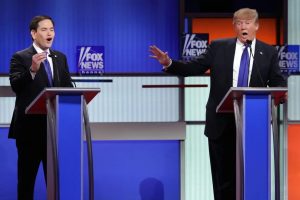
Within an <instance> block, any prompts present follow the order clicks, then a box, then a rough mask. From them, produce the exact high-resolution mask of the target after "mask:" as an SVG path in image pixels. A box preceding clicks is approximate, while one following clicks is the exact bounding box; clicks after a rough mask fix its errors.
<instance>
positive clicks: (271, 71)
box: [166, 38, 286, 139]
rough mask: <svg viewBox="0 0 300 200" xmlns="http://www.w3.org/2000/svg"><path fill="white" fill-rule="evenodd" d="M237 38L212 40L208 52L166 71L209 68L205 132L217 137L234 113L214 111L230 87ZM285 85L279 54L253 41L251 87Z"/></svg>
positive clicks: (196, 71) (188, 73) (192, 71)
mask: <svg viewBox="0 0 300 200" xmlns="http://www.w3.org/2000/svg"><path fill="white" fill-rule="evenodd" d="M235 46H236V38H230V39H222V40H216V41H213V42H212V43H211V44H210V45H209V47H208V48H207V51H206V52H205V53H204V54H202V55H201V56H200V57H198V58H197V59H195V60H193V61H191V62H181V61H173V62H172V65H171V66H170V67H169V68H167V70H166V72H168V73H171V74H176V75H181V76H196V75H201V74H203V73H205V72H206V71H207V70H208V69H210V79H211V86H210V93H209V98H208V102H207V105H206V126H205V135H206V136H208V137H209V138H211V139H216V138H218V137H219V136H220V135H221V134H222V132H223V130H224V128H226V125H227V123H229V122H232V121H233V114H217V113H216V107H217V106H218V104H219V103H220V101H221V100H222V99H223V97H224V96H225V94H226V93H227V91H228V90H229V89H230V87H232V80H233V60H234V53H235ZM266 86H270V87H278V86H282V87H285V86H286V80H285V78H284V77H283V76H282V74H281V72H280V69H279V64H278V54H277V51H276V49H275V48H274V47H272V46H270V45H268V44H266V43H263V42H261V41H259V40H256V46H255V53H254V62H253V68H252V74H251V78H250V87H266Z"/></svg>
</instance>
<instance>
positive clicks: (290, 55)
mask: <svg viewBox="0 0 300 200" xmlns="http://www.w3.org/2000/svg"><path fill="white" fill-rule="evenodd" d="M276 48H277V50H278V59H279V66H280V69H281V71H282V73H285V74H291V73H299V66H300V65H299V45H285V46H276Z"/></svg>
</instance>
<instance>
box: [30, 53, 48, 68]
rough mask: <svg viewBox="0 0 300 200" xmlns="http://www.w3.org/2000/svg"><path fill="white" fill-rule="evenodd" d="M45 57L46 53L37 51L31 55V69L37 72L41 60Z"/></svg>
mask: <svg viewBox="0 0 300 200" xmlns="http://www.w3.org/2000/svg"><path fill="white" fill-rule="evenodd" d="M46 58H47V55H46V53H44V52H43V53H37V54H34V55H33V56H32V64H31V71H33V72H37V71H38V70H39V69H40V65H41V62H43V61H44V60H45V59H46Z"/></svg>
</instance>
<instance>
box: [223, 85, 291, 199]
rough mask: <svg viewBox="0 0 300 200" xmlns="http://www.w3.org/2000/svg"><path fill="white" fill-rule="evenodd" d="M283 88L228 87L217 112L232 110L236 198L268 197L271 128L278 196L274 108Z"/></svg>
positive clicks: (276, 139)
mask: <svg viewBox="0 0 300 200" xmlns="http://www.w3.org/2000/svg"><path fill="white" fill-rule="evenodd" d="M286 92H287V88H281V87H277V88H249V87H238V88H234V87H232V88H231V89H230V90H229V91H228V92H227V94H226V95H225V97H224V98H223V100H222V101H221V103H220V104H219V106H218V107H217V112H220V113H222V112H223V113H224V112H234V114H235V122H236V130H237V131H236V132H237V135H236V149H237V150H236V199H237V200H253V199H255V200H270V199H271V130H272V128H273V138H274V163H275V199H278V198H279V158H278V152H279V149H278V133H277V123H276V122H277V119H276V112H275V109H274V107H275V106H276V105H277V104H278V103H279V102H280V100H281V99H282V98H284V96H285V94H286Z"/></svg>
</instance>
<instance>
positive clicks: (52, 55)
mask: <svg viewBox="0 0 300 200" xmlns="http://www.w3.org/2000/svg"><path fill="white" fill-rule="evenodd" d="M48 56H49V57H51V58H57V55H55V54H49V55H48Z"/></svg>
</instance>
